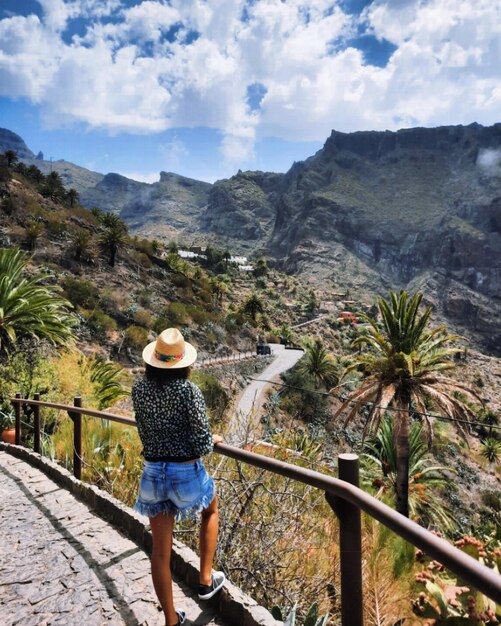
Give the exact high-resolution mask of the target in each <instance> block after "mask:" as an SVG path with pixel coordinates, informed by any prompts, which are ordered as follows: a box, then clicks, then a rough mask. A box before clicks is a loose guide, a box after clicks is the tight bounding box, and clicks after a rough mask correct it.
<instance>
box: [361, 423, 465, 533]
mask: <svg viewBox="0 0 501 626" xmlns="http://www.w3.org/2000/svg"><path fill="white" fill-rule="evenodd" d="M394 424H395V422H394V420H393V419H388V418H387V419H384V420H383V421H382V422H381V426H380V428H379V430H378V432H377V433H376V435H375V436H373V437H371V438H370V439H369V440H367V441H366V442H365V443H364V447H363V451H362V455H361V458H360V460H361V466H362V469H361V477H362V482H363V483H366V484H367V485H370V486H371V487H373V488H376V489H378V493H377V496H378V497H379V496H382V495H383V494H384V493H385V492H387V491H390V492H391V494H392V495H394V494H395V486H396V474H397V453H396V448H395V436H394ZM427 453H428V445H427V443H426V438H425V435H424V429H423V426H422V424H420V423H419V422H413V423H412V425H411V427H410V432H409V513H410V515H411V517H412V518H414V519H416V520H417V521H419V522H420V523H421V524H426V525H427V524H430V523H433V524H434V523H437V524H439V525H440V526H442V527H443V528H447V529H449V528H452V526H453V525H454V521H453V517H452V515H451V513H450V511H449V510H448V509H447V508H446V507H445V505H444V502H443V498H442V497H441V495H440V494H439V493H437V492H435V487H447V486H448V485H450V482H451V479H450V478H449V477H448V476H447V475H446V474H445V472H447V471H448V472H453V471H454V470H451V469H450V468H447V467H442V466H429V465H428V464H427V461H426V458H425V456H426V454H427Z"/></svg>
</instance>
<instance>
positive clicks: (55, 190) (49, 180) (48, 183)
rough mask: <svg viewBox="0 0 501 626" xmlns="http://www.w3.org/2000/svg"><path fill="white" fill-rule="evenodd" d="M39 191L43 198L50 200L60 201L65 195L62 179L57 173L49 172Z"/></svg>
mask: <svg viewBox="0 0 501 626" xmlns="http://www.w3.org/2000/svg"><path fill="white" fill-rule="evenodd" d="M40 191H41V193H42V195H43V196H45V197H47V198H50V199H51V200H60V199H61V198H64V196H65V194H66V192H65V190H64V185H63V179H62V178H61V176H60V175H59V173H58V172H50V173H49V174H47V176H46V177H45V182H44V183H43V184H42V188H41V190H40Z"/></svg>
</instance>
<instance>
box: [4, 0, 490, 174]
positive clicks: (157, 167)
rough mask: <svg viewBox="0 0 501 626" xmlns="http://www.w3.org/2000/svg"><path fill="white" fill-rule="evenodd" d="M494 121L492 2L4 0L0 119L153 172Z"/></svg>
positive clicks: (73, 156)
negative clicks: (363, 133)
mask: <svg viewBox="0 0 501 626" xmlns="http://www.w3.org/2000/svg"><path fill="white" fill-rule="evenodd" d="M500 121H501V0H335V1H332V0H310V1H308V2H306V1H304V0H0V127H4V128H8V129H9V130H12V131H14V132H16V133H18V134H19V135H21V137H22V138H23V139H24V140H25V141H26V143H27V144H28V146H29V147H30V148H31V149H32V150H33V151H34V152H35V153H37V152H38V151H39V150H42V152H43V153H44V157H45V158H46V159H51V158H52V159H53V160H58V159H62V158H64V159H66V160H68V161H72V162H74V163H77V164H79V165H82V166H84V167H87V168H89V169H92V170H95V171H98V172H102V173H107V172H118V173H120V174H123V175H125V176H128V177H130V178H135V179H136V180H144V181H146V182H154V181H155V180H158V178H159V172H160V171H170V172H176V173H179V174H182V175H184V176H189V177H191V178H196V179H200V180H206V181H209V182H213V181H214V180H216V179H218V178H224V177H228V176H231V175H233V174H234V173H236V172H237V170H238V169H242V170H248V169H252V170H255V169H259V170H265V171H275V172H285V171H287V170H288V169H289V167H290V166H291V165H292V163H293V162H294V161H300V160H303V159H305V158H307V157H308V156H311V155H312V154H314V153H315V152H316V151H317V150H319V149H320V148H321V147H322V145H323V143H324V142H325V140H326V139H327V137H328V136H329V135H330V133H331V131H332V130H333V129H335V130H338V131H343V132H353V131H360V130H386V129H388V130H397V129H399V128H409V127H415V126H427V127H433V126H440V125H449V124H470V123H472V122H479V123H481V124H484V125H489V124H493V123H496V122H500Z"/></svg>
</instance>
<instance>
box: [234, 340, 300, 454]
mask: <svg viewBox="0 0 501 626" xmlns="http://www.w3.org/2000/svg"><path fill="white" fill-rule="evenodd" d="M269 345H270V347H271V352H272V354H273V356H274V357H275V359H274V360H273V361H272V363H270V365H268V367H267V368H266V369H265V370H264V371H263V372H261V373H260V374H259V375H258V376H257V378H260V379H262V380H263V381H266V380H273V379H275V378H277V377H278V376H279V375H280V374H281V373H282V372H285V371H287V370H288V369H290V368H291V367H293V366H294V365H295V364H296V363H297V362H298V361H299V359H300V358H301V357H302V356H303V354H304V352H303V351H302V350H288V349H287V350H286V349H285V346H283V345H282V344H279V343H271V344H269ZM269 386H270V383H267V382H261V381H251V382H250V384H249V385H248V386H247V387H246V388H245V389H244V391H243V393H242V395H241V396H240V399H239V401H238V404H237V406H236V408H235V412H234V413H233V415H232V418H231V421H230V423H229V426H228V431H227V433H226V439H227V441H228V443H229V444H230V445H239V444H241V443H242V442H244V441H246V440H247V439H248V437H247V434H248V433H251V432H254V430H255V427H256V425H257V424H258V423H259V419H258V413H259V409H260V408H261V406H262V405H263V402H264V399H265V398H264V391H265V389H266V388H267V387H269Z"/></svg>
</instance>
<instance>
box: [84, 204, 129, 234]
mask: <svg viewBox="0 0 501 626" xmlns="http://www.w3.org/2000/svg"><path fill="white" fill-rule="evenodd" d="M92 211H93V212H94V209H92ZM97 211H99V209H97ZM95 215H96V217H98V219H99V220H100V222H101V224H102V226H104V228H121V229H122V230H124V231H127V226H126V225H125V223H124V222H122V220H121V219H120V218H119V217H118V215H116V214H115V213H112V212H111V211H106V212H105V213H103V212H101V213H100V214H95Z"/></svg>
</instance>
